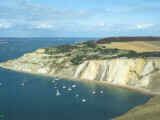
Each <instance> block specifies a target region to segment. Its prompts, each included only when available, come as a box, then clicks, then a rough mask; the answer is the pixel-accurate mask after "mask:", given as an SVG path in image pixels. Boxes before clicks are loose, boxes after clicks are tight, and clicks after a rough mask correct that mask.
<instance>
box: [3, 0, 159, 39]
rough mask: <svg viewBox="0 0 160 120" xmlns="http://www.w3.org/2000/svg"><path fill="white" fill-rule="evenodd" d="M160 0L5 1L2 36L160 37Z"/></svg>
mask: <svg viewBox="0 0 160 120" xmlns="http://www.w3.org/2000/svg"><path fill="white" fill-rule="evenodd" d="M159 12H160V0H1V2H0V37H109V36H159V35H160V22H159V21H160V14H159Z"/></svg>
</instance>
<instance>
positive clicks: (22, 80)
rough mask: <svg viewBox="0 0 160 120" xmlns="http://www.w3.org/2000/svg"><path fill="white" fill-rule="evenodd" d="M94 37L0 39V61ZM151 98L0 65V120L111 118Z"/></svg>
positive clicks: (86, 119)
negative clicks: (14, 69)
mask: <svg viewBox="0 0 160 120" xmlns="http://www.w3.org/2000/svg"><path fill="white" fill-rule="evenodd" d="M95 39H97V38H0V62H4V61H7V60H11V59H15V58H18V57H20V56H22V55H23V54H25V53H28V52H33V51H35V50H36V49H38V48H46V47H50V46H57V45H67V44H73V43H78V42H83V41H87V40H95ZM150 98H151V97H150V96H146V95H143V94H140V93H136V92H133V91H128V90H124V89H121V88H113V87H111V86H106V85H103V84H97V83H94V82H78V81H73V80H65V79H57V78H51V77H45V76H40V75H33V74H27V73H21V72H15V71H12V70H7V69H3V68H0V120H112V119H113V118H115V117H118V116H120V115H122V114H124V113H126V112H127V111H129V110H130V109H132V108H133V107H135V106H138V105H142V104H144V103H146V102H147V101H148V100H149V99H150Z"/></svg>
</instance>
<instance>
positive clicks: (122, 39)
mask: <svg viewBox="0 0 160 120" xmlns="http://www.w3.org/2000/svg"><path fill="white" fill-rule="evenodd" d="M131 41H132V42H133V41H160V37H108V38H102V39H100V40H97V41H96V42H97V43H108V42H131Z"/></svg>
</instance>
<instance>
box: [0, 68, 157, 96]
mask: <svg viewBox="0 0 160 120" xmlns="http://www.w3.org/2000/svg"><path fill="white" fill-rule="evenodd" d="M0 68H2V69H6V70H10V71H15V72H20V73H26V74H31V75H39V76H43V77H49V78H57V79H65V80H72V81H78V82H94V83H96V84H99V85H104V86H111V87H113V88H120V89H124V90H128V91H132V92H136V93H140V94H143V95H147V96H152V97H154V96H157V95H160V93H159V92H152V91H150V90H147V89H145V88H136V87H131V86H128V85H118V84H113V83H110V82H107V81H96V80H87V79H78V78H74V77H67V76H63V75H62V76H58V75H49V74H40V73H34V72H24V71H20V70H14V69H9V68H5V67H2V66H0Z"/></svg>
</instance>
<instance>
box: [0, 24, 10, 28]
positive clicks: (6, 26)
mask: <svg viewBox="0 0 160 120" xmlns="http://www.w3.org/2000/svg"><path fill="white" fill-rule="evenodd" d="M11 27H12V24H10V23H0V29H9V28H11Z"/></svg>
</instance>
